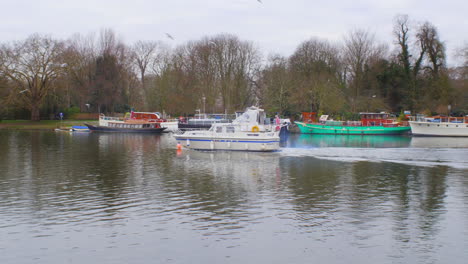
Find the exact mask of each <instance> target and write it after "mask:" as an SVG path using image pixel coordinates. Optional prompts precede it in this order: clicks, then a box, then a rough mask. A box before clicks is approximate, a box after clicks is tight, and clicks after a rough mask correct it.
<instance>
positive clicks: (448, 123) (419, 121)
mask: <svg viewBox="0 0 468 264" xmlns="http://www.w3.org/2000/svg"><path fill="white" fill-rule="evenodd" d="M409 124H410V126H411V133H412V134H413V135H415V136H442V137H468V117H447V116H432V117H425V116H419V115H418V116H415V117H412V120H411V121H409Z"/></svg>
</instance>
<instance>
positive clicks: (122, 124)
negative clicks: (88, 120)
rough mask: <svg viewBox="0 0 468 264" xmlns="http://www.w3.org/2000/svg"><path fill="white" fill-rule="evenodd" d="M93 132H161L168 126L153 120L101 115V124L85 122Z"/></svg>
mask: <svg viewBox="0 0 468 264" xmlns="http://www.w3.org/2000/svg"><path fill="white" fill-rule="evenodd" d="M85 125H86V126H87V127H88V128H89V130H91V131H93V132H125V133H161V132H163V131H164V130H165V129H166V128H165V127H161V123H159V122H155V121H153V120H143V119H122V118H118V117H107V116H105V115H104V114H101V115H100V116H99V125H98V126H95V125H91V124H85Z"/></svg>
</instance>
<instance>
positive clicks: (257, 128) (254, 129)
mask: <svg viewBox="0 0 468 264" xmlns="http://www.w3.org/2000/svg"><path fill="white" fill-rule="evenodd" d="M252 132H260V128H259V127H258V126H253V127H252Z"/></svg>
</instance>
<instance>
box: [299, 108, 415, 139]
mask: <svg viewBox="0 0 468 264" xmlns="http://www.w3.org/2000/svg"><path fill="white" fill-rule="evenodd" d="M359 114H360V115H361V121H335V120H327V118H328V116H321V117H320V121H319V122H313V121H312V120H310V121H306V122H298V121H296V122H295V123H296V125H297V126H298V127H299V129H300V131H301V133H307V134H334V135H400V134H405V133H409V131H410V130H411V128H410V127H409V126H407V125H404V124H401V123H399V122H395V120H393V119H391V118H389V116H390V115H389V114H388V113H359Z"/></svg>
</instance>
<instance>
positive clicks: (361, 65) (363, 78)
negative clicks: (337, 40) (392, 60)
mask: <svg viewBox="0 0 468 264" xmlns="http://www.w3.org/2000/svg"><path fill="white" fill-rule="evenodd" d="M385 52H386V46H384V45H379V44H377V43H376V41H375V37H374V35H373V34H370V33H369V32H367V31H364V30H354V31H351V32H350V33H349V34H348V35H347V36H346V37H345V45H344V62H345V65H346V67H347V69H348V70H347V74H348V76H347V77H348V87H349V88H350V91H351V93H350V95H351V97H350V99H351V107H352V111H353V112H355V111H356V110H362V109H357V107H358V106H359V107H361V108H364V109H367V107H366V106H365V105H366V104H367V102H366V101H368V100H369V98H370V96H371V95H373V94H375V93H376V91H372V90H375V89H372V88H371V87H370V86H369V83H370V80H369V77H370V76H369V75H368V72H369V69H371V68H372V67H373V64H374V63H376V62H377V61H378V60H379V59H381V58H383V57H384V56H385ZM361 97H362V98H361ZM360 99H364V100H360Z"/></svg>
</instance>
